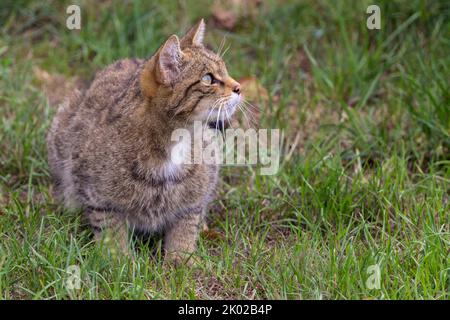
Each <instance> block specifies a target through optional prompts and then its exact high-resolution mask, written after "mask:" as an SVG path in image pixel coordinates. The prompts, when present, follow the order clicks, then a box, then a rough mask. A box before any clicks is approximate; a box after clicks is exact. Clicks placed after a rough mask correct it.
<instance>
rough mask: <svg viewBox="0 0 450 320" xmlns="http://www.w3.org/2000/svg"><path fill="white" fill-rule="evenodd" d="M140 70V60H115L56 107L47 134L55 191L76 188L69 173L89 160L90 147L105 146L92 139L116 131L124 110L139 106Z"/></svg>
mask: <svg viewBox="0 0 450 320" xmlns="http://www.w3.org/2000/svg"><path fill="white" fill-rule="evenodd" d="M142 67H143V60H141V59H123V60H119V61H116V62H115V63H113V64H111V65H109V66H107V67H106V68H104V69H103V70H101V71H99V72H97V74H96V76H95V78H94V80H93V81H92V82H91V84H90V86H89V87H88V88H87V89H86V90H84V91H81V90H75V91H74V92H73V93H72V94H71V96H70V97H68V98H67V99H66V101H65V102H64V103H62V104H61V105H60V106H59V108H58V111H57V113H56V115H55V117H54V119H53V122H52V124H51V127H50V130H49V132H48V135H47V151H48V160H49V165H50V169H51V172H52V175H53V179H54V181H55V185H56V188H55V189H60V190H69V191H68V192H67V193H72V189H73V188H74V187H75V186H74V181H73V174H72V172H73V170H74V168H76V167H78V166H79V164H80V163H83V162H85V160H86V157H88V158H90V157H89V154H88V152H87V151H88V150H87V148H89V145H96V146H97V147H102V146H103V147H105V148H107V147H108V145H107V144H104V143H99V142H98V141H95V140H102V139H104V137H105V136H111V134H114V133H115V132H117V130H116V127H117V126H119V123H118V122H119V121H120V120H121V118H122V117H123V116H124V115H125V114H126V113H127V109H132V108H133V105H137V104H138V101H136V100H137V99H138V94H137V92H139V90H140V89H139V83H138V76H137V75H138V73H139V70H140V68H142ZM110 138H111V137H110ZM98 151H99V150H98ZM65 193H66V192H65ZM58 196H59V197H60V198H61V197H62V198H65V199H66V203H67V202H70V201H67V198H68V196H67V195H58ZM73 206H76V205H75V204H74V205H73Z"/></svg>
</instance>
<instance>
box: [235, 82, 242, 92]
mask: <svg viewBox="0 0 450 320" xmlns="http://www.w3.org/2000/svg"><path fill="white" fill-rule="evenodd" d="M233 92H234V93H237V94H241V85H240V84H239V83H238V84H236V85H235V86H234V87H233Z"/></svg>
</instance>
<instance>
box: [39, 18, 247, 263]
mask: <svg viewBox="0 0 450 320" xmlns="http://www.w3.org/2000/svg"><path fill="white" fill-rule="evenodd" d="M204 33H205V23H204V21H203V19H202V20H201V21H200V22H199V23H198V24H197V25H195V26H194V27H193V28H192V29H190V30H189V31H188V33H187V34H186V35H185V36H184V37H183V38H181V39H179V38H178V37H177V36H176V35H172V36H170V37H169V38H168V39H167V40H166V42H165V43H164V44H163V45H162V46H161V47H160V48H159V49H158V50H157V52H156V53H155V54H154V55H153V56H152V57H151V58H149V59H148V60H141V59H125V60H120V61H117V62H115V63H114V64H112V65H109V66H108V67H106V68H105V69H103V70H102V71H100V72H98V73H97V75H96V77H95V79H94V80H93V82H92V83H91V85H90V87H89V88H88V89H87V90H85V91H84V92H75V93H74V94H73V96H72V97H71V98H70V99H69V100H68V101H67V102H66V103H65V104H63V105H61V106H60V108H59V110H58V112H57V114H56V115H55V118H54V120H53V122H52V125H51V128H50V131H49V133H48V137H47V148H48V161H49V165H50V170H51V174H52V177H53V180H54V191H55V196H56V197H57V198H58V199H60V200H61V201H62V202H63V203H64V205H65V206H66V207H68V208H81V209H83V210H84V212H85V216H86V218H87V220H88V221H89V223H90V225H91V227H92V229H93V232H94V236H95V238H96V239H98V240H99V241H102V239H105V238H109V239H112V240H114V241H113V242H114V243H116V244H117V245H118V246H119V248H120V249H121V250H122V251H124V252H128V243H127V239H128V233H129V231H130V230H137V231H142V232H146V233H150V234H152V233H156V232H162V233H163V234H164V249H165V259H167V260H169V261H175V262H181V261H186V259H187V257H189V255H190V254H192V253H193V252H194V251H195V249H196V241H197V237H198V234H199V226H200V224H201V223H202V221H203V219H204V217H205V214H206V208H207V205H208V203H209V202H210V201H211V200H212V197H213V194H214V190H215V187H216V184H217V180H218V168H217V166H215V165H211V164H208V165H206V164H176V163H174V162H173V161H172V159H171V151H172V149H173V148H174V147H175V146H176V145H177V143H176V142H173V141H171V133H172V132H173V130H175V129H177V128H186V129H189V130H191V128H192V124H193V122H194V121H203V122H204V123H205V122H207V121H208V119H216V118H217V119H219V120H224V119H226V117H229V116H231V115H232V114H233V113H234V111H235V109H236V107H237V105H238V104H239V103H240V99H241V96H240V93H241V92H240V85H239V83H238V82H236V81H235V80H234V79H232V78H231V77H230V76H229V75H228V72H227V69H226V67H225V64H224V62H223V60H222V59H221V58H220V57H219V56H218V55H217V54H215V53H213V52H212V51H210V50H208V49H207V48H205V47H204V46H203V44H202V42H203V37H204ZM219 107H220V108H219ZM218 110H219V111H218ZM220 110H223V112H220ZM225 111H226V112H225ZM205 124H207V123H205ZM178 147H179V146H178ZM181 147H183V146H181ZM105 235H108V237H105Z"/></svg>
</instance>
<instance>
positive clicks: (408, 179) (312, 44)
mask: <svg viewBox="0 0 450 320" xmlns="http://www.w3.org/2000/svg"><path fill="white" fill-rule="evenodd" d="M75 2H76V3H79V5H80V6H81V10H82V29H81V31H70V30H68V29H67V28H66V27H65V20H66V17H67V15H66V12H65V11H66V7H67V5H69V4H72V3H73V1H69V2H67V1H66V2H61V1H2V2H1V4H0V147H1V149H0V150H1V151H0V173H1V174H0V298H2V299H20V298H33V299H40V298H45V299H51V298H57V299H70V298H85V299H96V298H100V299H110V298H114V299H132V298H133V299H155V298H156V299H161V298H198V299H201V298H240V299H263V298H271V299H272V298H273V299H448V298H449V288H450V280H449V272H450V271H449V265H450V264H449V261H450V260H449V242H450V237H449V232H450V230H449V179H450V175H449V170H450V166H449V160H450V159H449V146H450V137H449V134H450V131H449V127H450V119H449V106H450V103H449V74H450V70H449V67H450V54H449V53H450V50H449V49H450V46H449V39H450V37H449V36H450V24H449V6H448V1H420V0H411V1H406V0H405V1H375V2H374V1H327V0H318V1H312V0H311V1H282V0H279V1H275V0H272V1H262V2H259V1H247V2H244V1H236V0H235V1H231V2H225V1H222V2H221V3H217V2H215V3H213V2H209V1H204V0H201V1H181V0H180V1H143V0H142V1H140V0H138V1H125V2H123V1H79V2H78V1H75ZM230 3H231V4H230ZM370 4H378V5H379V6H380V8H381V17H382V26H381V30H368V29H367V28H366V19H367V17H368V15H367V14H366V8H367V6H368V5H370ZM200 17H204V18H205V19H206V21H207V25H208V27H207V37H206V42H207V43H208V44H209V45H210V46H211V47H212V48H214V49H215V50H217V49H218V48H219V47H220V46H221V43H222V40H223V39H224V38H225V39H226V41H225V43H224V46H223V47H224V48H228V49H227V51H226V54H225V56H224V58H225V60H226V62H227V65H228V69H229V72H230V74H231V75H232V76H233V77H234V78H237V79H242V81H243V82H245V83H246V84H247V88H250V89H248V99H250V100H251V102H252V103H253V104H254V105H255V106H256V107H257V108H258V109H259V111H254V112H253V113H249V114H248V115H247V116H248V117H252V118H254V120H255V121H256V122H259V123H260V126H261V127H265V128H282V129H283V130H284V149H283V155H282V158H281V168H280V171H279V172H278V174H276V175H274V176H261V175H259V174H258V172H259V171H258V170H257V168H224V169H223V170H222V177H223V179H222V180H223V181H222V183H221V188H220V194H219V196H218V198H217V201H215V202H214V204H213V205H212V206H211V210H210V216H209V221H208V225H209V231H207V232H204V233H203V234H202V237H201V239H200V243H199V251H198V253H197V255H198V257H199V258H200V259H201V263H199V264H198V265H197V266H196V267H195V268H187V267H179V268H172V267H166V266H164V265H163V263H162V259H161V255H162V253H161V240H160V239H158V238H156V239H153V240H152V241H150V242H148V241H145V240H142V239H136V241H135V246H136V253H137V254H136V258H135V260H133V261H132V260H128V259H120V260H114V259H113V260H111V259H107V258H105V257H104V256H102V255H101V253H100V250H99V249H98V247H97V246H95V245H94V243H93V242H92V237H91V234H90V232H89V230H88V229H87V228H86V226H85V224H84V222H83V221H82V220H81V219H80V217H79V216H77V215H73V214H69V213H67V212H65V211H64V210H62V209H61V208H58V207H57V206H56V205H55V204H54V202H53V200H52V198H51V196H50V192H49V189H50V186H51V181H50V179H49V172H48V165H47V162H46V151H45V134H46V130H47V128H48V125H49V123H50V121H51V118H52V115H53V114H54V112H55V107H54V105H55V104H57V103H58V102H60V97H61V96H64V93H65V92H68V91H70V90H72V89H73V88H74V87H75V86H79V85H84V83H86V81H88V80H89V79H91V78H92V77H93V76H94V73H95V71H96V70H99V69H101V68H103V67H104V66H106V65H107V64H109V63H111V62H113V61H114V60H116V59H119V58H123V57H131V56H137V57H149V56H151V54H152V53H153V52H154V51H155V50H156V49H157V48H158V46H159V45H160V44H161V42H162V41H164V39H165V38H167V37H168V36H169V35H170V34H173V33H176V34H178V35H181V34H183V33H184V32H185V31H186V30H187V28H188V27H189V26H190V25H192V24H193V23H194V22H196V21H198V19H199V18H200ZM255 88H256V89H257V90H256V91H257V94H253V95H252V94H250V91H252V90H253V91H255ZM243 119H245V118H243ZM243 121H244V122H245V120H243ZM375 264H377V265H378V266H379V267H380V271H381V287H380V289H379V290H377V289H370V288H368V287H367V286H366V281H367V279H368V277H369V276H370V273H368V271H367V270H368V269H367V268H368V267H369V266H371V265H375ZM70 265H77V266H79V267H80V268H81V277H82V285H81V289H80V290H74V291H70V290H67V288H66V286H65V280H66V278H67V274H66V272H65V270H66V268H67V267H68V266H70Z"/></svg>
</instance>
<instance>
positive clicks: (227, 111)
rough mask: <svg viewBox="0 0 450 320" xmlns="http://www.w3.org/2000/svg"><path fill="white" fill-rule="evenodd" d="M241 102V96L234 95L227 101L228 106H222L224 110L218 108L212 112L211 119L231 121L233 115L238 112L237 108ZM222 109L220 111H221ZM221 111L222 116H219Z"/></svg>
mask: <svg viewBox="0 0 450 320" xmlns="http://www.w3.org/2000/svg"><path fill="white" fill-rule="evenodd" d="M240 102H241V96H240V95H238V94H236V93H233V94H232V95H231V97H230V99H229V100H228V101H227V103H226V104H224V105H223V106H222V108H219V107H218V106H216V107H215V108H214V110H212V111H211V114H210V115H209V119H210V120H213V121H216V120H217V119H218V120H222V121H223V120H225V119H230V118H231V116H232V115H233V113H234V112H235V111H236V108H237V106H238V104H239V103H240ZM219 109H220V110H219ZM219 111H220V116H219Z"/></svg>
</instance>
